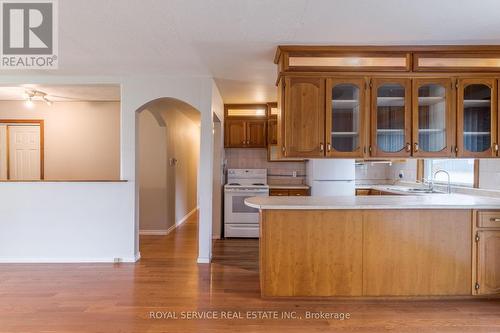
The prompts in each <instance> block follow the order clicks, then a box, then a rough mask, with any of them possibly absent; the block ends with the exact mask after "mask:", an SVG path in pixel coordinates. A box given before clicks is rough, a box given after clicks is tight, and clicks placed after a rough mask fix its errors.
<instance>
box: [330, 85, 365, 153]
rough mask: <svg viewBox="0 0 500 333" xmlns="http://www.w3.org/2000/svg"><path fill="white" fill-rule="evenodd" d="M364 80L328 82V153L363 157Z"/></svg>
mask: <svg viewBox="0 0 500 333" xmlns="http://www.w3.org/2000/svg"><path fill="white" fill-rule="evenodd" d="M365 95H366V94H365V80H364V79H363V78H356V79H328V80H327V82H326V102H327V110H326V127H325V129H326V155H327V156H332V157H334V156H336V157H363V156H364V150H365V121H364V120H365V119H364V118H365V117H364V116H365V112H364V111H365V105H366V104H365V103H366V101H365Z"/></svg>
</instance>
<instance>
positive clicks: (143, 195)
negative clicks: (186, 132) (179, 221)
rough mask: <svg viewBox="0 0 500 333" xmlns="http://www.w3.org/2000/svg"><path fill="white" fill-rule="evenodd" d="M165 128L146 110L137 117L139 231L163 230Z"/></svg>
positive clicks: (165, 203)
mask: <svg viewBox="0 0 500 333" xmlns="http://www.w3.org/2000/svg"><path fill="white" fill-rule="evenodd" d="M166 137H167V130H166V127H161V126H160V125H159V124H158V121H157V120H156V118H155V117H154V116H153V114H152V113H151V112H149V111H147V110H145V111H143V112H141V114H140V116H139V154H140V155H139V173H140V175H139V183H140V189H139V200H140V229H141V232H143V231H144V232H146V231H147V232H149V233H159V234H161V233H165V232H166V231H167V229H168V228H169V223H168V222H169V221H168V218H167V141H166Z"/></svg>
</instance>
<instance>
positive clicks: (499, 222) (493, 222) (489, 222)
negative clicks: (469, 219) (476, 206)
mask: <svg viewBox="0 0 500 333" xmlns="http://www.w3.org/2000/svg"><path fill="white" fill-rule="evenodd" d="M477 226H478V228H499V229H500V211H480V212H478V213H477Z"/></svg>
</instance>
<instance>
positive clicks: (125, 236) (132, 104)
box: [0, 75, 223, 262]
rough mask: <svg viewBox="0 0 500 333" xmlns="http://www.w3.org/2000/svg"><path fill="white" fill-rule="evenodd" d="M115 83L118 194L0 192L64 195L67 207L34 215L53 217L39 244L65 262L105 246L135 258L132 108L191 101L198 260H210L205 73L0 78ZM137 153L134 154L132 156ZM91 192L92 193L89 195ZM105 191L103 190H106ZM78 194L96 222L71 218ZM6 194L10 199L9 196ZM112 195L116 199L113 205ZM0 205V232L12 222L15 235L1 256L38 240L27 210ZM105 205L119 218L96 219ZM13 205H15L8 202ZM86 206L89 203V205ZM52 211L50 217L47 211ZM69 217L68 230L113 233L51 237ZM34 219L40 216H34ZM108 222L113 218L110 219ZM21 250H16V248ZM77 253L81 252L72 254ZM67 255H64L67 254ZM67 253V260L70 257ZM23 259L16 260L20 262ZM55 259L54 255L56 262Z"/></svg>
mask: <svg viewBox="0 0 500 333" xmlns="http://www.w3.org/2000/svg"><path fill="white" fill-rule="evenodd" d="M27 83H29V84H38V85H43V84H72V85H77V84H120V85H121V90H122V92H121V96H122V101H121V113H120V153H121V155H120V171H121V179H125V180H127V181H128V183H126V184H120V185H123V186H120V185H118V186H119V187H118V189H117V190H116V191H117V192H118V193H113V195H102V191H105V189H106V185H110V184H104V183H99V184H96V185H95V186H92V187H89V188H86V187H82V186H80V185H81V184H75V183H74V184H65V186H67V187H63V188H62V187H54V186H50V183H25V184H20V183H14V184H8V185H9V186H11V187H3V188H2V190H3V191H2V195H3V196H9V195H12V194H15V193H16V191H17V190H18V189H20V188H24V189H26V192H30V191H31V190H36V189H39V188H40V187H42V189H45V188H46V190H45V191H44V193H43V194H44V195H45V196H46V197H47V198H51V197H57V198H59V197H61V196H64V198H66V199H67V200H68V201H71V202H73V203H74V204H72V205H66V206H65V205H64V204H65V202H66V201H62V203H60V202H57V201H52V202H51V203H52V204H51V205H48V206H47V207H48V209H50V211H45V210H44V211H41V212H39V213H38V214H37V216H38V217H39V216H40V214H41V215H42V216H50V217H51V218H52V219H53V221H52V223H50V224H47V223H45V221H46V219H45V217H44V219H43V221H44V222H42V223H43V226H45V227H47V230H46V233H45V235H46V237H47V238H46V239H45V240H44V242H47V243H49V242H50V243H52V246H53V247H57V248H61V246H60V245H61V244H64V245H65V246H66V248H65V252H66V254H65V253H63V252H58V255H59V258H64V259H65V260H71V258H73V259H74V261H78V257H77V255H78V256H79V255H80V254H84V253H85V254H87V255H85V257H86V258H87V257H92V256H94V258H95V260H96V261H99V260H101V259H102V256H97V255H98V254H97V253H95V251H94V249H95V248H100V247H101V246H105V247H106V248H109V249H112V251H114V253H113V254H112V255H113V256H115V255H123V254H122V253H121V251H119V249H127V251H128V250H132V252H133V253H134V254H135V257H137V256H139V201H138V193H139V188H138V184H137V183H136V176H138V164H137V163H138V158H136V153H137V151H136V144H137V143H138V135H137V133H138V131H137V130H138V128H137V125H138V121H137V120H138V117H139V116H138V114H137V113H136V111H137V110H138V109H142V108H144V107H145V104H147V103H148V102H150V101H153V100H155V99H158V98H162V97H172V98H176V99H179V100H182V101H184V102H186V103H189V104H190V105H192V106H193V107H194V108H195V109H197V110H199V111H200V112H201V123H202V124H201V137H200V142H201V146H200V151H201V153H200V165H201V166H202V167H201V168H200V171H199V179H200V181H199V198H200V200H199V207H200V214H199V215H200V218H199V237H198V238H199V258H198V262H209V261H210V258H211V245H212V238H211V229H212V199H211V198H212V196H211V193H212V174H213V169H212V167H213V163H212V156H213V153H212V150H213V134H212V110H214V111H216V112H220V115H221V116H222V110H223V106H222V99H220V94H218V91H217V88H216V86H215V83H214V81H213V79H212V78H210V77H167V76H127V77H109V76H93V77H85V76H58V75H42V76H33V75H3V76H1V77H0V84H1V85H6V86H7V85H17V84H27ZM215 95H218V99H217V101H215V102H214V105H215V104H216V105H217V108H215V107H214V106H213V103H212V101H213V96H215ZM137 157H138V156H137ZM92 194H95V195H92ZM108 194H109V193H108ZM82 196H86V197H88V198H89V199H88V200H89V201H88V207H87V209H89V211H90V214H92V213H95V214H93V215H92V218H91V219H92V220H93V221H96V222H97V223H92V224H89V223H88V222H87V221H83V220H82V219H73V216H74V215H77V214H80V213H81V208H80V206H79V205H78V201H79V200H80V198H81V197H82ZM11 198H12V197H11ZM115 198H119V199H120V200H119V206H118V207H117V202H116V200H115ZM12 200H13V201H14V202H21V201H23V199H20V198H19V197H17V198H12ZM1 206H2V208H0V225H1V227H0V228H2V230H4V229H5V228H8V227H9V226H11V225H12V224H13V223H16V224H17V226H16V228H15V230H16V234H15V235H12V234H11V236H13V237H14V236H15V237H16V239H17V240H18V241H17V242H16V243H15V244H14V243H12V242H10V243H8V245H4V246H3V247H0V257H6V255H7V254H9V253H22V251H21V249H22V248H24V244H26V243H30V242H33V243H34V244H36V243H37V242H39V240H38V235H37V234H36V233H35V232H32V231H31V229H30V226H31V225H32V223H33V221H34V215H33V213H29V214H27V213H26V211H25V210H24V209H19V208H17V209H14V210H12V209H10V210H9V211H6V210H5V209H6V208H5V206H4V205H3V204H2V205H1ZM102 206H106V207H110V209H113V210H117V209H118V210H119V211H120V218H119V222H118V219H117V220H116V221H117V223H116V224H114V223H99V222H102V220H101V219H100V217H99V214H98V212H99V207H102ZM13 207H16V206H13ZM92 207H95V209H93V208H92ZM53 211H57V212H58V214H57V215H54V214H51V213H50V212H53ZM72 219H73V220H74V221H77V222H78V223H76V224H72V227H71V229H72V232H73V233H79V232H83V231H86V230H87V228H95V230H96V233H99V234H102V235H113V237H101V238H94V239H92V242H90V241H89V242H86V243H74V244H73V243H68V242H66V241H64V240H62V239H59V238H58V237H56V236H51V235H56V234H57V229H54V227H55V226H58V225H64V224H69V223H72ZM39 220H40V218H39ZM113 221H114V220H113ZM20 251H21V252H20ZM77 252H81V253H77ZM68 254H69V256H68ZM32 255H35V256H36V249H34V248H30V253H23V256H24V257H25V258H29V257H32ZM70 256H71V258H70ZM22 259H23V258H19V260H20V261H22ZM56 259H58V258H54V260H56Z"/></svg>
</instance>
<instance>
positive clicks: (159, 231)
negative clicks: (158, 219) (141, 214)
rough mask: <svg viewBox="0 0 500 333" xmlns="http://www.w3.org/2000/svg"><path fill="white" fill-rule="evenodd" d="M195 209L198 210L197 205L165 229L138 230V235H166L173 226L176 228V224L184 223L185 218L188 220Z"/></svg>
mask: <svg viewBox="0 0 500 333" xmlns="http://www.w3.org/2000/svg"><path fill="white" fill-rule="evenodd" d="M197 211H198V207H196V208H195V209H193V210H192V211H190V212H189V213H187V214H186V215H184V217H183V218H182V219H180V220H179V221H178V222H176V223H175V224H174V225H172V226H171V227H170V228H168V229H167V230H165V229H156V230H155V229H153V230H139V235H141V236H166V235H168V234H169V233H171V232H172V231H173V230H174V229H175V228H177V227H178V226H180V225H182V224H184V223H185V222H186V221H187V220H189V218H190V217H191V215H193V214H194V213H196V212H197Z"/></svg>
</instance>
